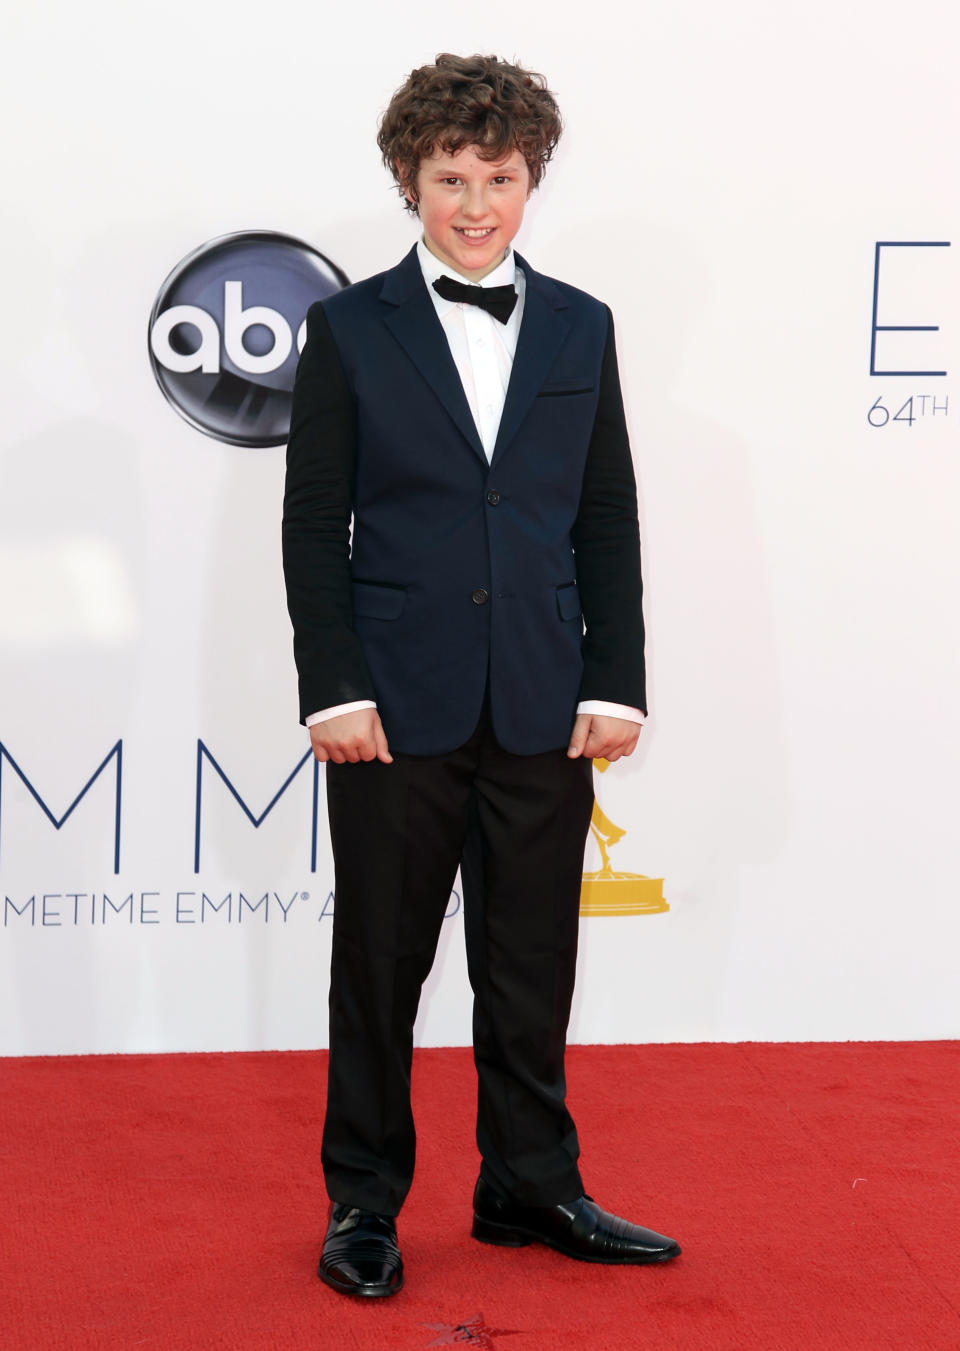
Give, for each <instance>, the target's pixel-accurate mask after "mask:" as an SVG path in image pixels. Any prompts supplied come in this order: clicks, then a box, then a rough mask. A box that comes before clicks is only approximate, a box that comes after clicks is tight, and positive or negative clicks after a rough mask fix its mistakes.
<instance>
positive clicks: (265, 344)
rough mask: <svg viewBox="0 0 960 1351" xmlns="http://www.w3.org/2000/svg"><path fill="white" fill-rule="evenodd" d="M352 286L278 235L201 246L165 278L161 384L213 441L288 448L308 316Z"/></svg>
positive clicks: (249, 234) (157, 362)
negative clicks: (316, 306)
mask: <svg viewBox="0 0 960 1351" xmlns="http://www.w3.org/2000/svg"><path fill="white" fill-rule="evenodd" d="M347 284H348V283H347V278H346V277H345V276H344V274H343V273H342V272H341V271H340V269H339V268H338V267H336V266H335V265H334V264H333V263H331V262H330V260H329V259H328V258H325V257H324V256H323V254H322V253H318V252H317V250H316V249H312V248H311V247H310V246H309V245H308V244H304V243H303V242H302V241H301V240H299V239H293V238H292V237H291V236H290V235H283V234H276V233H275V232H273V231H272V230H243V231H239V232H238V233H236V234H230V235H222V236H221V237H220V238H219V239H212V240H210V241H209V242H208V243H206V244H202V245H201V246H200V248H198V249H196V250H195V251H194V252H193V253H191V254H190V255H189V256H188V257H186V258H184V260H183V262H182V263H180V264H178V266H177V267H175V268H174V269H173V271H172V272H171V273H170V275H169V277H167V279H166V281H165V282H164V283H163V285H162V286H161V287H160V291H159V293H158V295H157V298H156V300H155V302H154V305H153V310H152V312H151V314H150V326H149V334H148V339H149V346H150V364H151V366H152V368H153V373H154V376H155V377H156V380H157V384H158V385H159V386H160V388H161V389H162V390H163V393H164V395H165V396H166V398H167V400H168V401H169V402H170V403H171V404H172V405H173V407H174V408H175V409H176V410H177V412H178V413H179V414H180V415H181V417H184V418H186V420H187V422H189V423H190V425H191V426H193V427H196V428H197V429H198V430H199V431H201V432H205V433H206V435H207V436H215V437H216V438H217V439H218V440H220V441H229V442H230V444H231V445H234V446H280V445H283V443H284V442H285V441H286V440H287V437H288V435H289V432H290V406H291V403H292V396H293V377H294V375H295V374H296V370H297V359H298V357H299V355H300V352H301V351H302V350H303V344H304V342H305V340H306V313H307V310H308V308H309V307H310V305H312V303H313V302H314V301H315V300H323V299H324V298H325V297H326V296H329V295H332V294H333V293H334V292H335V291H339V290H340V289H341V288H342V287H344V286H346V285H347Z"/></svg>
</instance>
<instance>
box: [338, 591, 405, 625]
mask: <svg viewBox="0 0 960 1351" xmlns="http://www.w3.org/2000/svg"><path fill="white" fill-rule="evenodd" d="M350 594H351V598H352V601H353V613H354V614H355V615H362V616H363V617H364V619H399V618H400V615H401V614H402V613H403V607H404V605H405V604H406V601H407V588H406V587H405V586H390V585H388V584H386V583H383V582H353V583H351V586H350Z"/></svg>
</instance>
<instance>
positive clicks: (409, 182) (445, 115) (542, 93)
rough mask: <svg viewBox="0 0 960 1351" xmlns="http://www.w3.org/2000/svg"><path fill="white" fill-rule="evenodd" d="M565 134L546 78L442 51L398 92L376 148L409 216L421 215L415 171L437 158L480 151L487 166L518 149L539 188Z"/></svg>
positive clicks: (488, 58)
mask: <svg viewBox="0 0 960 1351" xmlns="http://www.w3.org/2000/svg"><path fill="white" fill-rule="evenodd" d="M562 130H563V123H562V122H561V120H560V110H559V108H558V107H557V103H556V100H555V98H554V96H553V94H551V92H550V90H549V89H548V88H547V82H546V80H545V79H544V77H543V76H542V75H538V74H536V72H534V71H532V70H524V68H523V67H522V66H514V65H510V64H509V62H507V61H501V60H500V59H499V58H498V57H496V56H454V55H453V54H452V53H450V52H441V53H440V54H439V56H438V57H437V59H436V61H435V62H434V64H433V65H432V66H419V67H418V68H417V69H416V70H412V71H411V72H410V74H409V75H408V76H407V79H406V80H405V81H404V83H403V84H402V85H401V86H400V88H399V89H398V90H397V91H396V93H395V94H394V96H393V98H392V99H391V100H390V104H389V106H388V108H387V110H386V112H385V113H384V114H383V117H382V118H381V119H380V129H379V133H378V135H377V144H378V145H379V147H380V151H381V153H382V155H383V162H384V164H385V165H386V167H387V168H388V169H389V170H390V172H391V173H392V174H393V177H394V179H395V180H396V183H397V188H398V189H399V192H400V195H401V196H402V197H403V198H404V199H405V205H406V208H407V210H408V211H412V212H413V214H414V215H418V214H419V207H418V203H417V188H416V176H417V170H418V169H419V167H420V161H421V160H422V159H424V158H425V157H427V156H430V155H432V154H434V153H435V151H437V150H441V151H443V152H444V153H445V154H447V155H455V154H456V153H457V151H458V150H462V149H463V148H464V147H465V146H476V147H477V153H478V155H479V156H480V158H481V159H487V160H499V159H503V158H505V156H507V155H509V154H510V152H511V151H512V150H514V149H516V150H519V151H520V153H521V154H522V155H523V158H524V160H525V161H526V164H527V168H528V169H529V171H530V181H531V184H532V186H533V187H536V186H537V185H538V184H539V182H540V180H541V179H542V178H543V174H544V170H545V169H546V167H547V163H548V161H549V160H550V159H551V158H552V156H553V152H554V150H555V149H556V148H557V142H558V141H559V139H560V133H561V131H562Z"/></svg>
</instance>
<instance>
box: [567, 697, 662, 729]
mask: <svg viewBox="0 0 960 1351" xmlns="http://www.w3.org/2000/svg"><path fill="white" fill-rule="evenodd" d="M577 712H578V713H599V714H600V715H601V716H602V717H605V718H623V720H624V721H625V722H639V723H641V724H642V723H644V722H645V721H646V719H645V717H644V715H643V713H642V712H641V711H640V709H639V708H629V707H628V706H627V705H626V704H608V703H607V701H606V700H605V699H584V701H583V703H581V704H577Z"/></svg>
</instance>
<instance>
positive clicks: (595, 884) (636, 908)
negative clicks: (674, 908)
mask: <svg viewBox="0 0 960 1351" xmlns="http://www.w3.org/2000/svg"><path fill="white" fill-rule="evenodd" d="M593 764H594V768H595V769H598V770H599V771H600V773H601V774H603V773H604V772H605V771H606V770H607V769H609V768H610V761H609V760H594V762H593ZM590 830H591V831H592V833H593V838H594V839H595V840H596V842H597V844H598V845H599V848H600V858H601V860H602V863H603V866H602V867H601V868H600V869H599V871H598V872H595V873H584V874H583V885H582V887H581V889H580V913H581V915H662V914H663V912H664V911H665V910H669V909H670V907H669V905H668V904H667V902H666V901H665V900H664V899H663V878H662V877H644V875H643V873H618V872H614V870H613V868H612V867H611V866H610V853H609V851H610V850H611V849H612V848H613V846H614V845H615V844H617V843H618V842H619V841H620V840H622V839H623V837H624V835H625V834H626V833H627V832H626V831H625V830H624V829H623V828H622V826H615V825H614V824H613V822H612V821H611V820H610V818H609V816H607V815H606V813H605V812H602V811H601V810H600V803H599V802H597V801H594V804H593V815H592V816H591V818H590Z"/></svg>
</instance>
